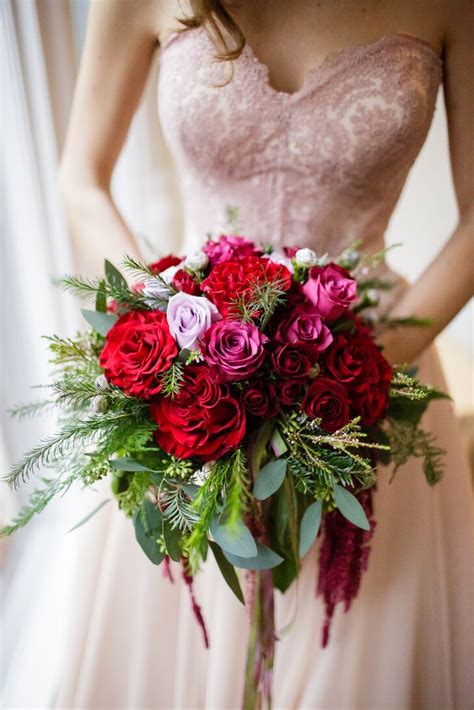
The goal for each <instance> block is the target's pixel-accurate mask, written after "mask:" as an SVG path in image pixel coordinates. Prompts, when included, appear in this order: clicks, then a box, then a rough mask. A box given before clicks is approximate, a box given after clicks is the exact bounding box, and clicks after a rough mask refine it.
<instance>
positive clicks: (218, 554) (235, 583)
mask: <svg viewBox="0 0 474 710" xmlns="http://www.w3.org/2000/svg"><path fill="white" fill-rule="evenodd" d="M209 545H210V548H211V550H212V552H213V553H214V557H215V558H216V562H217V566H218V567H219V569H220V571H221V573H222V576H223V577H224V579H225V581H226V582H227V584H228V586H229V587H230V589H231V590H232V591H233V592H234V594H235V596H236V597H237V599H238V600H239V602H242V604H245V599H244V595H243V593H242V589H241V586H240V582H239V578H238V577H237V572H236V571H235V569H234V567H233V566H232V565H231V564H230V562H229V561H228V560H227V559H226V558H225V555H224V553H223V552H222V550H221V548H220V547H219V545H217V544H216V543H215V542H212V540H209Z"/></svg>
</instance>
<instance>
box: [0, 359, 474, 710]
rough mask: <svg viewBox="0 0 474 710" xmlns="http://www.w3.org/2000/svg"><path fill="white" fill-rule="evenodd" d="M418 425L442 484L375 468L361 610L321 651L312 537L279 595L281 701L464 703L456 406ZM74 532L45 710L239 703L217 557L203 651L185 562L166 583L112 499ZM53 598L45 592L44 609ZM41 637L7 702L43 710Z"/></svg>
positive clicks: (235, 610)
mask: <svg viewBox="0 0 474 710" xmlns="http://www.w3.org/2000/svg"><path fill="white" fill-rule="evenodd" d="M420 364H421V367H420V373H419V374H420V377H421V378H422V379H423V380H424V381H426V382H429V383H431V384H436V385H438V386H441V387H444V386H445V383H444V379H443V376H442V373H441V370H440V367H439V363H438V359H437V356H436V353H435V350H434V348H431V349H430V350H428V351H427V352H426V353H425V355H424V356H423V358H422V361H421V363H420ZM424 424H425V427H426V428H429V429H430V430H431V431H433V432H434V433H435V434H436V436H437V438H438V441H439V445H440V446H442V447H443V448H445V449H446V451H447V454H446V457H445V463H446V472H445V475H444V478H443V480H442V482H441V483H440V484H439V485H437V486H436V487H434V488H430V487H429V486H428V485H427V483H426V481H425V479H424V475H423V472H422V470H421V466H420V464H419V462H416V461H411V462H410V463H409V464H407V465H406V466H405V467H404V468H402V469H401V470H400V471H399V472H398V474H397V477H396V478H395V480H394V481H393V483H391V484H390V483H389V479H390V471H388V470H386V469H382V470H381V471H380V477H379V483H378V489H377V492H376V494H375V516H376V520H377V529H376V532H375V535H374V538H373V542H372V552H371V556H370V559H369V568H368V571H367V572H366V574H365V576H364V578H363V581H362V585H361V589H360V592H359V596H358V598H357V599H356V601H355V603H354V604H353V607H352V608H351V610H350V611H349V612H347V613H344V611H343V610H342V609H337V611H336V614H335V618H334V622H333V626H332V631H331V640H330V643H329V646H328V647H327V648H326V649H324V650H323V649H322V648H321V645H320V634H321V627H322V624H323V620H324V610H323V605H322V602H321V600H319V599H317V598H315V586H316V577H317V573H316V566H317V558H318V543H316V544H315V546H314V548H313V549H312V550H311V551H310V553H309V554H308V555H307V557H306V559H305V563H304V565H303V570H302V573H301V576H300V578H299V580H298V582H297V583H295V584H294V585H293V586H292V587H291V588H290V590H289V591H288V592H287V593H286V594H285V595H284V596H283V595H281V594H280V593H279V592H276V595H277V599H276V617H277V622H276V623H277V631H278V634H279V637H280V638H279V641H278V643H277V650H276V661H275V668H274V684H273V697H274V707H275V708H281V709H285V710H289V709H290V708H291V709H293V708H298V709H303V708H308V709H309V708H311V709H313V708H321V709H324V710H327V709H329V708H334V709H336V708H337V710H341V709H342V708H348V709H349V708H350V709H351V710H352V709H355V708H361V709H363V710H368V709H369V708H370V709H371V708H373V709H374V710H375V709H376V710H382V709H383V708H387V709H388V708H393V709H395V708H396V709H397V710H400V709H403V710H406V709H408V708H416V709H417V710H420V709H421V708H426V709H427V710H434V709H437V708H440V709H441V708H442V709H443V710H446V709H447V708H466V709H467V708H468V707H470V704H471V703H472V700H473V698H474V684H473V677H474V674H472V672H471V671H472V667H471V664H472V658H473V657H474V647H473V640H474V628H473V618H474V615H473V607H472V591H473V589H474V586H473V580H474V570H473V561H474V545H473V536H472V530H473V528H472V522H473V517H472V489H471V484H470V476H469V472H468V467H467V463H466V461H465V459H464V456H463V452H462V450H461V443H460V440H459V436H458V432H457V429H456V421H455V417H454V413H453V411H452V406H451V404H450V403H449V402H444V401H440V402H435V403H433V404H432V405H431V407H430V409H429V411H428V413H427V414H426V416H425V420H424ZM101 494H102V493H101ZM83 495H84V496H85V499H87V500H85V501H84V507H85V509H87V506H88V507H89V508H92V507H93V506H94V505H95V504H96V503H97V495H94V494H93V493H89V492H87V493H84V494H83ZM103 495H107V490H106V488H104V491H103ZM75 535H77V537H76V538H75V539H74V543H73V542H72V539H71V556H72V559H70V560H69V562H68V565H69V573H68V574H67V578H68V579H67V580H63V581H64V582H65V583H67V587H66V588H65V589H64V590H63V591H64V596H65V598H66V600H67V603H66V606H65V608H64V609H63V610H62V616H61V618H62V619H64V620H65V621H64V624H63V625H61V628H60V632H59V633H57V634H56V636H57V642H56V643H57V645H59V647H60V651H59V652H58V653H57V654H56V663H55V671H54V673H53V671H51V673H52V674H53V677H52V679H51V695H50V698H51V700H50V706H54V707H57V708H67V709H68V710H69V709H71V710H72V708H87V709H88V710H99V709H100V710H104V709H105V708H110V709H113V710H119V709H121V708H127V709H130V710H132V709H133V710H139V709H140V710H142V709H143V710H144V709H145V708H147V709H148V708H149V709H150V710H151V709H152V708H153V710H155V709H157V708H167V709H168V708H176V709H179V710H185V709H191V708H207V709H209V710H211V709H212V710H227V709H231V708H232V709H234V708H239V707H240V705H241V696H242V689H243V679H244V667H245V659H246V645H247V636H248V621H247V617H246V611H245V608H244V607H243V606H242V605H241V604H240V603H239V602H238V601H237V600H236V599H235V598H234V596H233V594H232V593H231V591H230V590H229V589H228V587H227V586H226V584H225V583H224V582H223V580H222V579H221V577H220V573H219V572H218V570H217V569H216V566H215V563H214V560H213V559H209V560H208V562H207V563H206V566H205V568H204V569H203V571H202V572H201V574H200V575H199V577H198V578H197V580H196V583H195V593H196V595H197V598H198V600H199V602H200V604H201V606H202V610H203V615H204V618H205V621H206V624H207V627H208V631H209V636H210V648H209V649H208V650H206V649H205V647H204V644H203V639H202V634H201V630H200V628H199V627H198V625H197V624H196V622H195V619H194V617H193V614H192V611H191V604H190V599H189V590H188V589H187V587H186V585H184V584H183V582H182V581H181V576H180V571H179V567H178V566H177V565H174V564H173V565H172V573H173V577H174V583H171V582H170V581H169V580H168V579H166V578H165V576H164V575H163V570H162V568H161V567H158V568H157V567H155V566H154V565H152V564H151V563H150V562H149V561H148V560H147V559H146V557H145V556H144V555H143V553H142V551H141V549H140V548H139V547H138V545H137V544H136V542H135V539H134V534H133V528H132V525H131V522H130V521H129V520H127V519H126V518H125V517H124V516H123V515H122V514H121V513H120V512H119V511H117V510H116V508H115V504H114V503H113V502H112V503H109V505H108V506H106V507H105V508H104V509H103V510H102V511H101V512H100V513H99V514H98V515H97V516H96V517H95V518H94V519H93V520H91V522H89V523H88V524H87V526H85V527H83V528H81V530H80V531H78V532H77V533H75ZM47 583H48V581H47V580H45V584H47ZM47 604H48V595H45V599H44V611H46V608H47ZM38 613H41V611H40V610H38ZM50 613H51V610H50ZM58 613H59V612H58ZM58 623H60V620H58V619H56V624H58ZM39 633H40V630H39V629H38V630H37V632H36V637H35V638H33V637H32V635H31V631H30V637H29V641H28V644H27V646H25V645H23V646H22V653H21V655H20V658H19V660H20V659H21V661H22V663H17V664H14V667H13V670H12V672H11V674H10V676H9V678H8V682H7V695H6V698H5V700H6V703H7V705H6V706H7V707H27V706H32V705H34V706H35V707H38V705H37V704H36V702H37V701H38V699H36V702H35V699H34V698H31V697H29V695H28V689H27V685H28V684H27V681H26V678H28V675H27V673H40V674H41V672H42V663H44V664H45V667H47V662H46V659H44V658H43V659H42V657H41V647H42V645H46V644H47V639H45V638H43V639H41V638H39V636H38V635H39ZM30 677H31V676H30Z"/></svg>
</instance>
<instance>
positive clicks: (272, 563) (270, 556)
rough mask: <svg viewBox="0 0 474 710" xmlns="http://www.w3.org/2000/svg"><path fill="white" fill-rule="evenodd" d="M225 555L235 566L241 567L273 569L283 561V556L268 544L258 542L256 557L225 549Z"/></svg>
mask: <svg viewBox="0 0 474 710" xmlns="http://www.w3.org/2000/svg"><path fill="white" fill-rule="evenodd" d="M223 552H224V555H225V557H226V558H227V559H228V560H229V562H230V563H231V564H232V565H234V567H240V568H241V569H272V568H273V567H276V566H277V565H279V564H281V563H282V562H283V557H280V555H277V553H276V552H273V550H270V548H269V547H267V546H266V545H262V543H261V542H257V554H256V556H255V557H238V556H237V555H232V554H231V553H230V552H227V551H226V550H224V551H223Z"/></svg>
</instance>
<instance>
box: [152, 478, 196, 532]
mask: <svg viewBox="0 0 474 710" xmlns="http://www.w3.org/2000/svg"><path fill="white" fill-rule="evenodd" d="M160 503H162V504H163V516H164V517H165V518H166V520H168V522H169V524H170V527H171V529H172V530H176V529H178V530H181V532H189V531H191V530H192V529H193V527H194V525H195V524H196V523H197V521H198V520H199V516H198V514H197V513H196V511H195V509H194V508H193V505H192V500H191V499H190V497H189V496H188V495H187V494H186V493H185V492H184V490H183V488H182V486H181V485H179V484H178V483H173V482H172V481H164V485H163V486H162V487H161V488H160Z"/></svg>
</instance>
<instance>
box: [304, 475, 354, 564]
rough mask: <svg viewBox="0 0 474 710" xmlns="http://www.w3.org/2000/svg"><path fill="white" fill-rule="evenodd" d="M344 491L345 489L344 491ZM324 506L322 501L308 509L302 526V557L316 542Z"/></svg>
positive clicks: (316, 502)
mask: <svg viewBox="0 0 474 710" xmlns="http://www.w3.org/2000/svg"><path fill="white" fill-rule="evenodd" d="M343 490H344V489H343ZM322 510H323V504H322V502H321V501H320V500H317V501H315V502H314V503H312V504H311V505H310V506H309V507H308V508H306V510H305V512H304V515H303V517H302V518H301V525H300V557H304V556H305V555H306V553H307V552H308V550H309V548H310V547H311V545H312V544H313V542H314V541H315V540H316V537H317V536H318V532H319V526H320V525H321V514H322Z"/></svg>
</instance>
